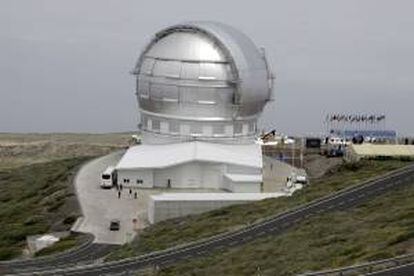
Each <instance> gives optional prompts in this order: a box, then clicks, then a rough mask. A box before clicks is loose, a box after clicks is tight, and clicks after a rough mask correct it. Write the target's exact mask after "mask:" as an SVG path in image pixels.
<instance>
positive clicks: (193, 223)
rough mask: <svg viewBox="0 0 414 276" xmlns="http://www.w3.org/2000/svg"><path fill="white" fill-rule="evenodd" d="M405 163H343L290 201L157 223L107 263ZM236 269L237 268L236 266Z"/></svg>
mask: <svg viewBox="0 0 414 276" xmlns="http://www.w3.org/2000/svg"><path fill="white" fill-rule="evenodd" d="M406 164H407V163H406V162H403V161H397V160H395V161H374V160H365V161H361V162H359V163H350V164H344V165H341V166H338V167H336V168H335V169H332V170H331V171H329V172H328V173H327V175H325V176H324V177H323V178H321V179H319V180H315V181H314V182H313V183H312V184H311V185H310V186H309V187H307V188H306V189H304V190H301V191H298V192H296V193H295V194H294V195H293V196H292V197H289V198H286V197H285V198H277V199H267V200H263V201H259V202H255V203H252V204H245V205H238V206H231V207H227V208H223V209H219V210H216V211H212V212H208V213H205V214H201V215H195V216H188V217H185V218H179V219H173V220H168V221H164V222H160V223H157V224H155V225H153V226H150V227H148V228H146V229H145V230H144V231H143V232H142V233H141V234H140V235H139V239H137V240H135V241H133V242H132V243H131V244H128V245H125V246H123V247H121V248H120V249H119V250H117V251H115V252H114V253H113V254H111V255H110V256H109V258H108V260H114V259H120V258H124V257H130V256H133V255H139V254H143V253H146V252H151V251H154V250H160V249H165V248H168V247H171V246H175V245H178V244H182V243H185V242H189V241H194V240H197V239H200V238H205V237H209V236H212V235H214V234H218V233H222V232H225V231H229V230H232V229H237V228H241V227H243V226H245V225H248V224H251V223H254V222H257V221H259V220H260V219H263V218H266V217H268V216H272V215H276V214H278V213H281V212H283V211H285V210H287V209H290V208H293V207H295V206H298V205H300V204H303V203H306V202H309V201H311V200H314V199H316V198H319V197H322V196H325V195H327V194H330V193H332V192H335V191H338V190H341V189H343V188H346V187H348V186H351V185H354V184H356V183H359V182H361V181H363V180H367V179H369V178H371V177H375V176H378V175H380V174H383V173H385V172H388V171H391V170H394V169H397V168H399V167H402V166H404V165H406ZM230 260H231V259H230ZM227 261H228V260H227ZM230 263H231V262H230ZM233 265H235V264H233ZM235 267H237V266H236V265H235Z"/></svg>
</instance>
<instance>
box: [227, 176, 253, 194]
mask: <svg viewBox="0 0 414 276" xmlns="http://www.w3.org/2000/svg"><path fill="white" fill-rule="evenodd" d="M223 189H225V190H227V191H230V192H233V193H260V192H261V183H260V182H233V181H232V180H231V179H229V178H227V177H224V179H223Z"/></svg>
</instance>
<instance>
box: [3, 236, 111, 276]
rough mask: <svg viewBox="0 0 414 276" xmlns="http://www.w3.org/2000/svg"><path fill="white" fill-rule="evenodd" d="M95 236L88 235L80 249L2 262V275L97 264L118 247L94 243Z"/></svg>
mask: <svg viewBox="0 0 414 276" xmlns="http://www.w3.org/2000/svg"><path fill="white" fill-rule="evenodd" d="M93 240H94V237H93V235H86V236H85V239H84V242H83V244H82V245H80V246H79V247H76V248H73V249H71V250H68V251H65V252H62V253H57V254H54V255H50V256H44V257H39V258H34V259H22V260H11V261H3V262H0V275H5V274H19V273H32V272H36V271H42V270H50V268H57V267H68V266H72V267H73V266H75V265H81V264H88V263H93V262H96V260H99V259H101V258H103V257H104V256H106V255H108V254H109V253H110V252H111V251H112V250H114V249H115V248H116V247H117V246H116V245H110V244H96V243H92V241H93Z"/></svg>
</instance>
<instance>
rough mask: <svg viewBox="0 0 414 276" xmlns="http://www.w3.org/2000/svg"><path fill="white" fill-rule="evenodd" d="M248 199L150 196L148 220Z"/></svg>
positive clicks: (157, 220) (156, 220)
mask: <svg viewBox="0 0 414 276" xmlns="http://www.w3.org/2000/svg"><path fill="white" fill-rule="evenodd" d="M247 202H248V201H236V200H234V201H225V200H222V201H220V200H216V201H214V200H212V201H159V200H153V199H152V198H151V197H150V201H149V206H148V220H149V222H150V223H156V222H159V221H162V220H166V219H170V218H176V217H182V216H186V215H190V214H200V213H204V212H207V211H211V210H214V209H218V208H222V207H226V206H230V205H235V204H242V203H247Z"/></svg>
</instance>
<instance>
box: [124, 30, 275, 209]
mask: <svg viewBox="0 0 414 276" xmlns="http://www.w3.org/2000/svg"><path fill="white" fill-rule="evenodd" d="M133 73H134V74H135V75H136V80H137V88H136V96H137V99H138V104H139V112H140V123H139V129H140V130H141V133H142V144H141V145H137V146H133V147H131V148H130V149H128V151H127V152H126V153H125V155H124V156H123V157H122V159H121V160H120V162H119V163H118V165H117V166H116V170H117V175H118V179H117V181H118V185H120V184H122V185H123V186H125V187H128V186H132V187H142V188H175V189H177V188H178V189H179V188H186V189H188V188H196V189H203V188H206V189H210V190H217V191H221V192H223V191H228V192H233V193H235V194H234V195H233V197H234V198H233V199H235V200H236V199H237V194H238V193H255V194H256V195H255V196H254V198H257V193H261V192H263V185H262V168H263V163H262V152H261V146H260V145H257V144H256V143H255V136H256V131H257V120H258V118H259V116H260V114H261V113H262V110H263V108H264V106H265V105H266V103H267V102H268V101H269V100H270V99H271V96H272V81H273V77H272V74H271V72H270V69H269V66H268V63H267V61H266V57H265V55H264V51H263V50H261V49H259V48H257V47H256V45H255V44H254V43H253V42H252V41H251V40H250V39H249V38H248V37H247V36H246V35H244V34H243V33H241V32H240V31H238V30H236V29H234V28H233V27H230V26H227V25H224V24H220V23H216V22H190V23H184V24H178V25H175V26H171V27H168V28H165V29H163V30H161V31H159V32H158V33H156V34H155V35H154V37H153V38H152V39H151V41H150V42H149V43H148V45H147V46H146V47H145V48H144V50H143V52H142V54H141V56H140V57H139V59H138V62H137V64H136V67H135V69H134V71H133ZM215 194H216V193H214V194H213V195H215ZM217 194H218V193H217ZM222 194H223V193H222ZM239 195H240V194H239ZM246 196H247V194H244V195H243V198H244V199H246ZM263 196H265V194H262V195H261V196H260V198H263ZM269 196H270V194H269ZM180 197H182V199H184V198H187V199H188V198H197V197H196V196H194V197H191V196H189V195H188V194H187V195H183V194H179V193H177V194H176V197H175V198H176V199H177V200H178V201H179V200H180ZM227 197H228V196H227ZM154 198H157V200H160V201H162V195H161V196H160V195H158V196H156V197H154ZM168 198H169V200H171V198H174V195H171V194H170V195H169V197H168ZM198 198H199V197H198ZM203 198H210V199H211V198H212V194H209V195H205V196H204V197H203ZM154 200H155V199H154Z"/></svg>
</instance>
